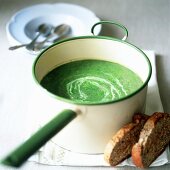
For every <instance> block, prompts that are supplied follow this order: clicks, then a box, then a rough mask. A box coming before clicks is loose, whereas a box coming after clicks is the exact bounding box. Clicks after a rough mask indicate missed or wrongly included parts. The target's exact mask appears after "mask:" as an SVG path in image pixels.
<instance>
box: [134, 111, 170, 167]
mask: <svg viewBox="0 0 170 170" xmlns="http://www.w3.org/2000/svg"><path fill="white" fill-rule="evenodd" d="M169 142H170V114H168V113H161V112H155V113H154V114H153V115H152V116H151V117H150V118H149V119H148V120H147V121H146V123H145V125H144V127H143V129H142V131H141V133H140V137H139V141H138V142H137V143H136V144H135V145H134V146H133V147H132V160H133V162H134V164H135V165H136V166H137V167H139V168H147V167H149V166H150V165H151V163H152V162H153V161H154V160H155V159H156V158H157V157H158V156H159V155H160V154H161V153H162V152H163V151H164V149H165V148H166V146H167V145H168V143H169Z"/></svg>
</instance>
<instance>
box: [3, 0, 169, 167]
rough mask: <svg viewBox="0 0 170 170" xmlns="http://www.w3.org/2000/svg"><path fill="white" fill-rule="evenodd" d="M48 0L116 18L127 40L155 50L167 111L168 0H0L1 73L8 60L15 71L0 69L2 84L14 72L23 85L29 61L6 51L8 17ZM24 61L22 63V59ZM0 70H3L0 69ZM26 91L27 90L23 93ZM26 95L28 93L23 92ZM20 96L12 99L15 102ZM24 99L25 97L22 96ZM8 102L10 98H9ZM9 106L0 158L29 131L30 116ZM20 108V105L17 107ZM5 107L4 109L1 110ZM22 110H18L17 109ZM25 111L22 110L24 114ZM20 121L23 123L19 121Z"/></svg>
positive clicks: (107, 31) (29, 164)
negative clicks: (13, 110) (16, 111)
mask: <svg viewBox="0 0 170 170" xmlns="http://www.w3.org/2000/svg"><path fill="white" fill-rule="evenodd" d="M49 2H69V3H74V4H79V5H82V6H85V7H87V8H89V9H90V10H92V11H94V12H95V13H96V15H97V16H98V17H100V18H101V19H102V20H115V21H118V22H120V23H122V24H124V25H125V26H126V27H127V28H128V30H129V38H128V41H129V42H131V43H133V44H135V45H136V46H138V47H140V48H141V49H146V50H154V51H155V52H156V54H158V56H157V72H158V75H157V77H158V84H159V89H160V95H161V99H162V103H163V106H164V110H165V112H170V104H169V101H170V86H169V85H170V67H169V64H170V50H169V47H170V38H169V37H170V10H169V9H170V0H164V1H162V0H157V1H155V0H149V1H148V0H85V1H81V0H62V1H59V0H49V1H48V2H47V1H45V0H32V1H28V0H22V1H21V0H0V50H1V52H0V67H1V68H3V70H4V72H6V71H7V70H8V67H9V66H8V61H10V62H13V63H14V71H13V72H11V73H9V77H3V75H5V74H4V73H3V72H0V77H1V81H0V83H4V84H5V85H4V87H5V86H6V85H9V84H8V81H10V78H13V79H15V75H16V74H17V75H18V74H19V75H20V78H21V79H20V81H21V83H23V84H22V85H25V86H26V83H27V82H22V76H24V75H23V74H22V70H21V69H20V67H19V66H20V64H25V63H26V62H29V63H30V66H28V67H30V69H31V60H32V59H30V58H29V57H30V56H29V55H28V54H24V53H21V52H19V51H15V52H14V51H13V52H11V51H9V50H8V47H9V42H8V40H7V37H6V31H5V26H6V23H7V22H8V21H9V19H10V18H11V16H12V15H13V14H14V13H16V12H17V11H18V10H20V9H22V8H25V7H27V6H29V5H33V4H38V3H49ZM112 31H113V30H112V27H110V26H106V27H105V28H104V29H103V31H102V34H103V35H111V34H113V32H112ZM24 57H25V59H23V63H18V62H17V58H20V59H21V58H24ZM20 61H21V60H20ZM24 61H25V62H24ZM1 70H2V69H1ZM3 90H5V89H0V102H3V101H4V100H7V99H8V98H7V97H10V96H3V95H1V94H2V91H3ZM25 93H26V92H25ZM26 95H27V94H26ZM20 100H21V99H19V98H17V96H16V99H15V103H17V102H18V106H19V101H20ZM23 100H24V99H23ZM10 101H11V100H10ZM8 107H13V103H12V102H10V103H9V105H7V106H6V108H5V109H4V108H0V159H1V158H2V156H4V154H6V153H8V151H10V150H11V149H12V148H14V147H15V146H17V145H18V144H19V143H21V141H22V140H23V136H22V134H23V130H24V131H29V130H28V129H29V126H30V120H31V115H24V114H23V115H22V116H20V117H18V116H17V113H9V112H7V110H8V109H7V108H8ZM18 109H19V108H18ZM3 110H5V112H3ZM20 111H21V110H20ZM24 112H25V111H24V110H23V113H24ZM21 122H22V123H21ZM0 169H2V170H12V169H14V168H9V167H4V166H1V165H0ZM20 169H22V170H39V169H41V170H53V169H60V170H66V169H88V170H89V169H102V170H103V169H120V170H133V169H137V168H132V167H120V168H112V167H111V168H109V167H108V168H106V167H67V166H62V167H61V166H57V167H56V166H47V165H39V164H37V163H33V162H27V163H26V164H24V166H22V167H21V168H20ZM149 169H155V170H168V169H170V164H169V165H164V166H161V167H154V168H149Z"/></svg>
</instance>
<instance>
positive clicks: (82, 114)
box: [2, 21, 152, 166]
mask: <svg viewBox="0 0 170 170" xmlns="http://www.w3.org/2000/svg"><path fill="white" fill-rule="evenodd" d="M108 23H109V24H114V25H115V26H117V27H118V28H120V29H122V30H123V31H124V33H125V37H124V38H123V39H122V40H120V39H115V38H111V37H105V36H82V37H74V38H69V39H65V40H63V41H60V42H57V43H55V44H53V45H52V46H50V47H49V48H47V49H45V50H44V51H43V52H42V53H41V54H40V55H39V56H38V57H37V59H36V61H35V63H34V65H33V76H34V79H35V81H36V83H37V84H38V86H39V89H42V93H44V92H45V93H46V95H48V96H49V95H50V96H51V98H53V99H55V100H56V102H57V103H59V104H60V105H64V106H65V110H63V111H62V112H60V113H58V114H57V115H56V117H55V118H54V119H52V120H51V122H49V123H47V124H46V125H45V126H44V127H42V128H41V129H40V130H39V131H38V132H37V133H35V135H33V136H32V137H31V138H30V139H28V140H27V141H26V142H25V143H24V144H22V145H21V146H20V147H18V148H17V149H16V150H14V151H13V152H12V153H11V154H9V155H8V156H7V157H6V158H5V159H4V160H3V161H2V162H3V163H4V164H7V165H12V166H20V165H21V164H22V163H23V162H24V161H25V160H26V159H27V158H28V157H29V156H30V155H32V154H33V153H34V152H35V151H36V150H38V149H39V148H40V147H41V146H42V145H43V144H45V142H47V141H48V140H49V139H50V138H52V137H53V136H54V135H55V134H56V133H58V132H59V131H60V130H61V129H62V131H61V132H60V133H58V134H57V135H56V136H55V137H54V138H53V141H54V142H56V143H57V145H59V146H61V147H63V148H65V149H68V150H71V151H73V152H79V153H88V154H100V153H103V151H104V148H105V145H106V144H107V142H108V140H109V139H110V138H111V137H112V135H113V134H114V133H116V131H117V130H118V129H119V128H120V127H122V126H123V125H125V124H126V123H128V122H130V121H131V119H132V116H133V115H134V113H136V112H144V109H145V101H146V93H147V85H148V81H149V79H150V77H151V70H152V69H151V64H150V61H149V59H148V57H147V56H146V54H145V53H144V52H143V51H142V50H140V49H139V48H138V47H136V46H134V45H132V44H130V43H128V42H127V41H126V38H127V36H128V32H127V29H126V28H125V27H124V26H123V25H121V24H119V23H115V22H110V21H101V22H99V23H96V24H95V25H94V26H93V27H92V33H94V28H95V27H96V26H97V25H99V24H108ZM84 59H97V60H106V61H111V62H116V63H119V64H121V65H123V66H125V67H127V68H129V69H130V70H132V71H133V72H135V73H136V74H137V75H138V76H139V77H140V78H141V79H142V81H143V84H142V85H141V87H140V88H138V89H137V90H135V91H133V93H131V94H128V95H127V96H125V97H122V98H120V99H118V100H113V101H109V102H98V103H89V104H83V103H78V102H75V101H72V100H70V99H66V98H63V97H60V96H57V95H55V94H52V93H50V92H48V91H47V90H44V88H43V87H42V86H41V85H40V82H41V80H42V78H43V77H44V76H45V75H46V74H47V73H49V72H50V71H51V70H52V69H54V68H55V67H57V66H60V65H62V64H64V63H68V62H70V61H74V60H84ZM70 108H71V109H70ZM67 124H68V125H67ZM66 125H67V126H66ZM65 126H66V127H65ZM64 127H65V128H64ZM63 128H64V129H63Z"/></svg>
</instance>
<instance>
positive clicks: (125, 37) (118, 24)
mask: <svg viewBox="0 0 170 170" xmlns="http://www.w3.org/2000/svg"><path fill="white" fill-rule="evenodd" d="M103 24H112V25H115V26H117V27H119V28H120V29H121V30H123V32H124V34H125V35H124V37H123V38H122V40H123V41H125V40H126V39H127V38H128V30H127V28H126V27H125V26H123V25H122V24H120V23H117V22H112V21H100V22H97V23H95V24H94V25H93V26H92V28H91V33H92V34H93V35H95V33H94V28H95V27H96V26H97V25H103Z"/></svg>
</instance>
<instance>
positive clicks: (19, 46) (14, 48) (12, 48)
mask: <svg viewBox="0 0 170 170" xmlns="http://www.w3.org/2000/svg"><path fill="white" fill-rule="evenodd" d="M26 45H28V44H22V45H15V46H12V47H9V50H16V49H18V48H21V47H25V46H26Z"/></svg>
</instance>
